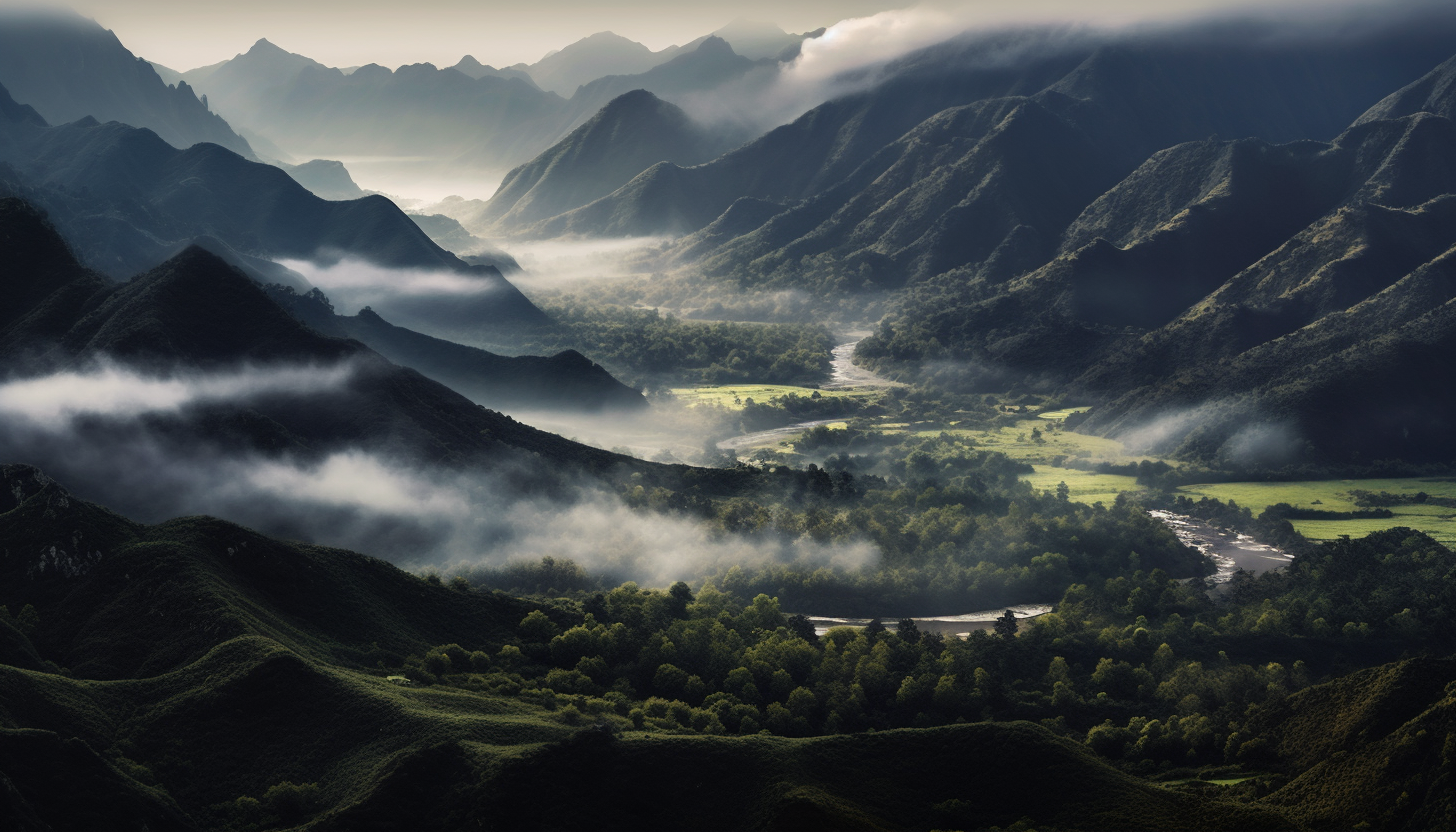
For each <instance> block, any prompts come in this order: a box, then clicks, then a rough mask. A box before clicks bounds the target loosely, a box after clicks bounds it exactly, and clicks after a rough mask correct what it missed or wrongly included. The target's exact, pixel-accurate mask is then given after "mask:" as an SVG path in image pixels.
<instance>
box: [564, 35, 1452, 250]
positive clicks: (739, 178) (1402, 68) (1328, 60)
mask: <svg viewBox="0 0 1456 832" xmlns="http://www.w3.org/2000/svg"><path fill="white" fill-rule="evenodd" d="M1451 28H1452V27H1451V26H1450V25H1449V24H1446V25H1437V26H1434V27H1433V28H1432V30H1431V31H1427V32H1425V33H1418V34H1414V35H1411V34H1410V33H1409V32H1408V31H1407V30H1406V29H1405V28H1403V27H1395V28H1394V29H1391V28H1386V29H1377V30H1373V31H1371V32H1369V33H1367V34H1366V35H1365V36H1364V38H1363V39H1360V40H1357V41H1355V42H1352V43H1344V44H1341V45H1340V46H1339V47H1336V46H1335V45H1332V44H1330V43H1327V42H1325V41H1321V40H1317V39H1314V40H1307V41H1296V42H1293V43H1279V44H1272V45H1271V44H1269V43H1268V42H1267V41H1266V40H1264V39H1262V38H1261V37H1258V36H1257V34H1258V33H1257V32H1253V33H1250V32H1246V31H1242V30H1240V31H1239V32H1237V33H1226V34H1223V35H1217V34H1209V33H1199V34H1197V35H1193V34H1187V33H1173V34H1169V35H1166V36H1164V37H1163V38H1161V39H1157V38H1144V37H1138V38H1130V39H1127V40H1124V41H1112V42H1106V41H1102V40H1096V39H1092V40H1078V39H1075V38H1074V39H1070V40H1068V39H1057V38H1052V37H1051V36H1049V35H1048V33H1046V32H1044V31H1041V30H1023V31H1015V32H1009V33H1007V32H1002V33H996V34H993V35H977V36H974V37H970V38H963V39H960V40H958V41H953V42H951V43H947V44H943V45H940V46H936V47H932V48H930V49H927V50H924V51H922V52H919V53H915V54H912V55H910V56H908V57H906V58H904V59H901V60H900V61H898V62H896V63H894V64H892V65H891V66H889V67H887V68H886V69H885V74H886V78H885V80H883V81H882V82H881V83H879V84H877V85H876V86H874V87H873V88H872V89H870V90H869V91H867V92H864V93H859V94H855V95H850V96H846V97H844V98H841V99H838V100H835V101H830V102H828V103H826V104H823V105H821V106H819V107H816V108H815V109H813V110H811V111H809V112H808V113H806V114H805V115H803V116H802V117H800V118H799V119H797V120H796V121H794V122H793V123H791V124H788V125H785V126H783V127H780V128H777V129H775V130H773V131H770V132H769V133H767V134H765V135H764V136H762V137H760V138H758V139H756V140H754V141H752V142H749V143H747V144H745V145H744V146H743V147H741V148H738V149H737V150H734V151H732V152H731V153H728V154H725V155H724V156H722V157H720V158H719V159H716V160H714V161H712V162H710V163H707V164H704V165H700V166H697V167H682V166H678V165H672V164H663V165H659V166H656V167H654V168H651V169H649V170H647V171H644V172H643V173H642V174H641V175H640V176H639V177H638V178H637V179H634V180H633V181H631V182H629V183H627V184H626V185H624V186H623V187H622V188H620V189H619V190H618V191H616V192H614V193H613V194H610V195H608V196H606V197H603V198H602V199H601V200H599V201H598V202H597V203H594V204H591V205H587V206H584V207H582V208H580V209H577V210H576V211H574V212H567V213H566V214H563V215H561V216H560V217H557V218H553V219H552V220H551V221H550V222H548V223H545V224H542V225H541V226H540V227H539V229H538V230H537V233H539V234H541V235H550V234H556V233H573V234H584V235H593V234H600V235H602V236H619V235H622V234H664V233H679V234H680V233H685V232H693V231H697V230H700V229H703V228H705V227H706V226H707V225H708V224H710V223H711V222H712V221H713V220H714V219H716V218H717V217H718V216H719V215H721V214H722V213H723V212H724V211H726V210H727V209H728V207H729V206H731V205H732V204H733V203H734V202H735V201H737V200H738V199H740V198H744V197H747V198H750V199H754V200H764V201H769V202H777V203H780V204H783V205H784V206H785V209H786V216H784V217H783V218H782V219H781V220H780V221H779V225H778V226H776V227H773V228H768V229H765V230H764V231H763V233H762V234H760V235H758V236H757V237H755V238H754V239H752V240H751V241H749V240H745V241H743V242H742V244H741V245H736V246H734V247H733V250H731V251H730V250H724V251H722V252H720V254H721V257H719V258H717V262H713V263H710V264H709V269H710V271H714V272H726V271H729V270H741V269H742V268H743V267H745V266H746V265H747V264H750V263H752V264H753V266H752V268H753V270H755V271H770V272H771V271H774V270H777V269H778V268H779V267H780V266H781V265H782V263H783V262H784V261H788V260H791V259H793V260H797V259H801V258H803V257H805V256H808V257H810V258H821V259H824V260H827V259H831V258H832V259H834V260H836V261H839V260H842V259H843V258H845V257H850V258H852V259H856V260H858V261H859V262H855V263H851V264H850V267H849V269H850V270H852V271H858V266H859V265H860V264H861V263H862V262H866V261H874V260H876V259H878V258H880V257H882V256H889V257H890V258H891V262H890V263H889V264H888V266H889V270H890V271H894V272H900V273H903V272H904V271H906V270H907V269H906V267H907V265H908V267H909V269H910V270H914V271H921V272H923V271H924V269H925V268H926V267H927V266H928V268H930V269H931V270H932V271H931V272H930V273H936V272H939V271H944V270H945V269H947V268H950V267H952V265H951V264H946V263H944V262H934V261H937V260H939V261H944V260H946V257H945V256H944V255H940V254H937V253H935V252H934V250H935V248H936V247H937V246H951V247H952V249H953V247H954V245H955V244H954V243H953V241H951V240H948V239H946V238H947V236H948V235H949V236H955V235H956V234H958V232H952V231H951V230H950V229H951V228H952V227H953V226H954V225H955V224H956V223H957V222H959V220H958V219H957V218H956V217H957V214H958V215H959V216H960V217H964V218H966V219H967V220H968V221H970V222H971V223H972V224H970V225H968V226H967V227H970V228H972V229H974V230H973V231H972V233H973V234H975V235H978V236H982V237H989V232H987V231H985V230H981V229H979V228H976V226H975V225H974V223H975V222H977V221H975V220H973V219H971V213H967V212H966V210H965V209H964V208H959V209H958V210H957V212H953V213H952V214H951V215H950V216H947V211H948V210H949V209H950V208H952V207H953V206H956V205H957V203H959V202H960V201H961V199H962V198H963V197H965V195H966V192H967V190H968V188H965V187H963V185H964V184H965V183H966V182H968V181H975V179H976V177H977V176H978V175H979V174H978V173H977V172H976V171H977V170H978V169H979V168H977V166H978V165H979V166H981V168H986V169H989V168H987V167H986V166H990V167H991V168H994V167H995V166H996V165H997V164H998V163H999V157H997V156H996V154H997V153H998V152H1000V151H997V150H996V149H995V147H994V146H993V145H994V144H995V142H997V141H1001V142H1002V143H1003V144H1006V145H1007V147H1008V152H1014V153H1017V154H1020V155H1021V157H1022V158H1024V159H1026V160H1027V162H1028V163H1032V162H1033V160H1035V163H1036V164H1040V160H1041V159H1043V158H1045V159H1046V160H1047V162H1048V163H1050V164H1057V163H1058V159H1059V154H1061V153H1062V152H1064V151H1066V152H1071V153H1074V154H1083V157H1084V158H1085V154H1086V152H1088V150H1093V149H1100V150H1099V152H1102V153H1103V154H1104V155H1106V157H1107V158H1106V159H1105V160H1104V159H1097V160H1090V159H1089V160H1087V161H1088V162H1090V163H1092V164H1094V165H1095V166H1097V167H1099V168H1100V170H1096V171H1089V172H1082V171H1081V170H1080V169H1079V171H1078V175H1081V176H1095V177H1097V179H1098V182H1097V184H1099V185H1100V186H1101V188H1102V189H1105V188H1106V187H1110V185H1111V184H1112V183H1114V182H1115V181H1116V180H1117V179H1118V178H1120V177H1121V176H1123V175H1126V173H1128V172H1130V171H1131V170H1132V169H1133V168H1134V167H1136V166H1137V165H1138V164H1139V163H1141V162H1142V161H1143V160H1144V159H1146V158H1147V157H1148V156H1149V155H1151V154H1152V153H1153V152H1156V151H1157V150H1161V149H1163V148H1165V147H1167V146H1169V145H1171V144H1174V143H1177V142H1179V141H1186V140H1190V139H1198V138H1205V137H1207V136H1208V135H1210V134H1214V133H1217V134H1219V135H1229V136H1243V135H1258V136H1262V137H1264V138H1267V139H1270V140H1275V141H1280V140H1291V139H1296V138H1324V139H1327V138H1330V137H1332V136H1334V135H1335V134H1337V133H1338V132H1339V131H1340V130H1342V129H1343V128H1344V127H1345V126H1347V125H1348V124H1349V123H1350V121H1351V120H1352V119H1354V118H1355V117H1357V116H1358V115H1359V114H1360V113H1361V112H1363V111H1364V110H1365V109H1366V108H1368V107H1369V106H1370V105H1371V104H1373V103H1374V102H1375V101H1377V100H1379V99H1380V98H1381V97H1382V96H1384V95H1386V94H1387V93H1388V92H1389V91H1390V90H1391V89H1394V88H1396V87H1399V86H1401V85H1404V84H1406V83H1409V82H1410V81H1411V80H1413V79H1415V78H1417V77H1419V76H1420V75H1421V74H1422V73H1424V72H1426V71H1427V70H1429V68H1430V67H1431V66H1432V65H1433V64H1434V63H1436V62H1438V61H1440V60H1441V59H1442V58H1443V57H1445V56H1446V55H1449V51H1450V50H1449V47H1450V46H1451V43H1452V38H1451V33H1450V30H1451ZM1407 35H1410V36H1407ZM1210 38H1211V39H1210ZM1240 39H1247V41H1248V42H1247V43H1241V42H1240ZM1341 49H1347V50H1348V52H1346V53H1341ZM988 51H998V52H1004V53H1006V54H1009V55H1011V56H1013V57H1012V58H1011V59H1008V60H1007V61H1005V62H1000V63H992V64H990V65H987V62H986V61H984V60H983V59H982V56H983V55H984V54H986V53H987V52H988ZM1357 68H1358V69H1357ZM997 99H1001V100H1002V104H1003V105H1010V104H1012V103H1013V102H1020V101H1021V100H1022V99H1026V100H1025V102H1024V104H1025V107H1024V108H1023V110H1021V111H1020V112H1018V113H1016V120H1018V121H1021V122H1024V123H1023V124H1018V125H1010V124H1008V125H1001V124H1000V123H999V122H987V121H985V119H989V118H991V115H990V113H991V110H990V109H988V108H993V107H994V106H996V105H995V104H994V102H995V101H996V100H997ZM954 107H972V108H974V109H975V110H976V112H979V113H983V114H986V115H985V118H984V119H981V120H978V119H977V118H975V117H974V116H972V115H971V114H970V113H969V112H968V111H963V112H962V113H961V114H960V115H959V116H957V115H955V114H952V113H949V112H947V111H948V110H950V109H951V108H954ZM1013 109H1014V108H1013V107H1010V106H1006V108H1005V110H1004V112H1005V113H1006V114H1010V113H1011V112H1012V111H1013ZM1035 112H1041V113H1045V114H1046V116H1047V117H1049V118H1052V119H1055V120H1056V121H1058V122H1060V123H1061V124H1062V126H1061V127H1058V128H1052V129H1053V131H1055V130H1057V129H1060V130H1062V132H1063V134H1064V137H1065V139H1064V140H1068V141H1074V142H1081V143H1082V145H1083V148H1082V149H1076V148H1070V147H1063V146H1061V145H1060V144H1058V141H1060V140H1058V139H1056V138H1055V137H1053V136H1050V135H1048V136H1047V137H1045V138H1044V139H1042V138H1039V137H1037V138H1036V141H1037V142H1040V143H1041V145H1040V146H1039V147H1038V146H1036V145H1033V146H1030V147H1022V146H1021V145H1020V144H1019V139H1018V140H1013V139H1012V138H1011V136H1012V134H1013V133H1014V132H1015V131H1017V130H1026V131H1027V132H1028V133H1032V134H1038V133H1039V132H1040V131H1041V129H1042V128H1039V127H1037V126H1035V125H1034V124H1032V123H1031V121H1032V120H1033V119H1034V118H1035V117H1036V116H1035V115H1034V113H1035ZM932 119H936V120H935V121H932ZM992 128H995V130H996V131H997V133H996V136H997V137H998V138H991V137H989V132H988V131H990V130H991V129H992ZM913 130H919V131H920V132H919V133H918V134H913V133H911V131H913ZM1028 138H1032V137H1030V136H1029V137H1028ZM973 156H979V157H980V160H981V161H979V162H978V161H976V160H975V159H973V158H972V157H973ZM897 162H898V163H900V165H899V167H898V168H895V165H896V163H897ZM955 166H958V167H959V168H960V169H961V173H959V174H951V173H949V170H950V168H952V167H955ZM907 176H908V178H907ZM952 179H954V180H956V181H955V183H954V184H952V182H951V180H952ZM1047 179H1048V182H1047V183H1037V182H1024V183H1017V185H1016V186H1015V187H1016V188H1018V189H1022V188H1034V187H1036V186H1038V185H1040V184H1048V185H1050V186H1051V187H1052V188H1053V189H1055V188H1058V187H1061V183H1060V182H1059V181H1056V180H1057V179H1058V178H1057V177H1054V176H1052V175H1050V174H1048V176H1047ZM872 186H874V187H873V188H872ZM937 187H938V188H941V189H942V190H943V192H942V193H941V195H939V196H933V195H929V194H924V193H921V192H920V189H922V188H937ZM830 188H833V189H834V192H833V193H827V191H828V190H829V189H830ZM1100 192H1101V191H1100V190H1097V191H1095V192H1093V193H1092V194H1091V195H1090V196H1087V197H1086V199H1087V200H1088V201H1090V199H1091V198H1095V196H1096V195H1097V194H1098V193H1100ZM1038 193H1039V192H1038V191H1036V190H1030V191H1029V192H1028V193H1027V194H1026V196H1025V197H1024V199H1025V200H1029V201H1035V200H1038V198H1039V196H1038ZM889 196H897V197H900V198H902V199H904V200H906V201H907V202H910V203H913V204H914V206H915V208H914V211H913V213H912V215H911V216H909V217H905V216H903V212H898V211H886V212H883V213H882V214H881V216H882V217H884V218H887V219H888V218H890V217H895V218H896V221H895V227H896V234H895V235H894V236H892V237H891V238H882V237H883V234H884V229H877V228H876V227H874V226H873V225H870V226H862V225H861V223H862V222H864V221H865V220H866V218H868V217H869V216H870V215H872V214H874V213H875V212H876V210H877V209H878V208H879V207H880V205H881V204H882V202H883V200H884V199H886V198H888V197H889ZM952 196H955V199H954V200H953V201H950V202H947V201H946V200H948V199H950V198H951V197H952ZM986 196H987V197H988V198H989V196H990V195H989V194H987V195H986ZM811 198H812V199H811ZM856 198H858V202H859V205H858V206H857V207H849V210H847V211H845V212H844V213H837V212H839V211H840V210H841V209H843V208H846V207H848V206H849V204H850V203H852V202H854V201H855V200H856ZM1082 198H1083V197H1081V196H1078V197H1076V198H1074V199H1073V202H1075V201H1076V199H1082ZM801 201H803V202H805V204H803V205H797V204H795V203H798V202H801ZM1085 204H1086V202H1085V201H1084V202H1082V203H1081V204H1073V205H1071V206H1070V207H1066V208H1062V209H1058V210H1059V213H1058V214H1057V216H1058V217H1061V218H1062V219H1061V220H1060V221H1061V222H1066V221H1068V220H1070V219H1071V217H1074V216H1075V215H1076V213H1077V212H1078V211H1080V209H1081V208H1082V207H1084V206H1085ZM966 207H969V206H966ZM1068 212H1070V214H1068ZM972 213H973V212H972ZM1015 225H1016V224H1013V226H1012V227H1015ZM1027 225H1028V227H1030V226H1029V224H1027ZM937 227H939V228H940V229H941V230H940V231H937V230H936V228H937ZM1059 231H1060V229H1041V233H1042V234H1044V235H1050V236H1051V237H1052V238H1054V237H1055V235H1056V234H1057V233H1059ZM1004 233H1005V232H1004V231H1003V232H1002V233H1001V235H1000V237H998V238H997V243H999V240H1000V239H1004ZM737 236H742V235H737ZM987 243H990V241H989V239H988V240H987ZM687 245H688V246H690V247H691V251H690V252H689V258H699V257H702V256H703V255H705V254H706V253H707V252H708V250H710V249H712V248H716V247H715V246H714V247H705V246H702V245H701V241H692V242H690V243H688V244H687ZM1045 245H1046V244H1045V242H1044V243H1043V246H1044V247H1043V252H1042V256H1047V255H1049V254H1050V252H1051V249H1050V248H1046V247H1045ZM992 247H993V248H994V247H995V244H992ZM946 253H947V254H949V256H950V260H951V261H952V264H953V262H954V259H955V258H957V257H964V258H967V259H969V258H972V257H975V256H976V254H977V251H976V248H975V247H973V248H972V249H971V250H970V251H968V252H966V253H965V254H964V255H961V254H958V253H956V252H955V251H953V250H951V251H948V252H946ZM927 255H928V259H929V260H931V261H932V262H929V263H925V262H924V261H925V260H926V259H927ZM760 258H766V259H762V260H761V259H760ZM912 260H920V261H922V262H916V263H910V262H909V261H912ZM965 261H966V260H962V262H965Z"/></svg>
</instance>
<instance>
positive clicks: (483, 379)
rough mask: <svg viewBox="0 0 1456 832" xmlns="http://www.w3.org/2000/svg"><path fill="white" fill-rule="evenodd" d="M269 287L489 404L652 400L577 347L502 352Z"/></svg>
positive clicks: (341, 331) (321, 327)
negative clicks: (544, 351)
mask: <svg viewBox="0 0 1456 832" xmlns="http://www.w3.org/2000/svg"><path fill="white" fill-rule="evenodd" d="M267 291H268V295H269V297H271V298H273V300H274V301H276V302H277V303H278V304H279V305H280V306H282V307H283V308H284V309H286V310H288V312H289V314H291V315H293V317H295V318H297V319H298V320H299V321H301V322H303V323H305V324H307V325H308V326H309V327H311V328H312V329H314V330H316V331H318V332H321V333H323V334H325V335H331V336H334V337H337V338H350V339H353V340H355V341H359V342H361V343H363V344H365V345H367V346H368V347H369V348H370V349H372V350H374V351H375V352H378V353H379V354H380V355H383V356H384V357H385V358H388V359H389V360H390V361H393V362H394V363H396V364H399V365H401V366H405V367H409V368H411V369H414V370H418V371H419V372H420V373H422V374H424V375H425V376H428V377H429V378H432V379H434V380H436V381H438V382H440V383H441V384H444V385H446V386H448V387H449V388H450V389H452V390H454V391H456V392H457V393H461V394H463V395H465V396H467V397H468V398H470V399H473V400H474V401H477V402H480V403H482V404H489V405H493V406H495V407H499V408H505V409H513V408H530V409H546V410H583V411H601V410H631V409H641V408H644V407H646V406H647V400H646V399H644V398H643V397H642V394H641V393H639V392H638V391H636V390H633V389H632V388H630V387H628V386H626V385H625V384H622V383H621V382H620V381H617V380H616V379H615V378H613V377H612V376H611V374H609V373H608V372H607V371H606V370H604V369H602V367H601V366H600V365H598V364H595V363H593V362H592V361H591V360H590V359H588V358H587V357H586V356H584V355H582V354H581V353H579V352H577V351H575V350H566V351H563V352H560V353H558V354H556V355H553V356H550V357H543V356H535V355H522V356H515V357H507V356H503V355H496V354H495V353H492V352H487V351H485V350H482V349H477V348H475V347H467V346H463V345H461V344H456V343H453V342H451V341H445V340H442V339H440V338H433V337H431V336H429V335H425V334H422V333H419V332H414V331H412V330H409V329H405V328H404V327H398V326H395V325H393V324H391V323H389V322H388V321H386V320H384V319H383V318H381V317H380V316H379V315H378V314H377V313H376V312H375V311H374V310H373V309H370V308H369V307H367V306H366V307H365V308H364V309H362V310H360V311H359V313H358V314H356V315H339V314H337V313H335V312H334V308H333V305H332V304H331V303H329V301H328V298H327V297H326V296H325V295H324V294H323V293H322V292H319V291H317V290H314V291H312V292H309V293H307V294H303V295H300V294H298V293H297V292H295V291H293V290H292V289H291V288H288V287H285V286H280V285H277V284H274V285H272V286H269V287H268V288H267Z"/></svg>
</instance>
